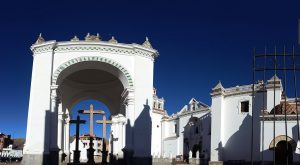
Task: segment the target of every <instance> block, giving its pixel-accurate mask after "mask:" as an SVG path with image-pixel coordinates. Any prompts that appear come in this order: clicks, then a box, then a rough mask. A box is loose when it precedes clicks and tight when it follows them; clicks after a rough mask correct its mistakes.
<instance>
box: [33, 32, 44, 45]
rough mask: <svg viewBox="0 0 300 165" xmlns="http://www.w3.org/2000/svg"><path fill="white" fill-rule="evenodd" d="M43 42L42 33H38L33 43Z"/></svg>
mask: <svg viewBox="0 0 300 165" xmlns="http://www.w3.org/2000/svg"><path fill="white" fill-rule="evenodd" d="M44 42H45V39H44V38H43V37H42V33H40V35H39V37H38V38H37V40H36V41H35V44H42V43H44Z"/></svg>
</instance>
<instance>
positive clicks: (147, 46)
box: [143, 37, 152, 49]
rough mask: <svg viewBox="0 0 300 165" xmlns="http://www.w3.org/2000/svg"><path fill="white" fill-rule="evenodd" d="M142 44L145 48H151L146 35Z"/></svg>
mask: <svg viewBox="0 0 300 165" xmlns="http://www.w3.org/2000/svg"><path fill="white" fill-rule="evenodd" d="M143 46H144V47H145V48H149V49H152V45H151V43H150V41H149V39H148V37H146V41H145V42H144V43H143Z"/></svg>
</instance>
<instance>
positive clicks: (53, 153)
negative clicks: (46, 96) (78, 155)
mask: <svg viewBox="0 0 300 165" xmlns="http://www.w3.org/2000/svg"><path fill="white" fill-rule="evenodd" d="M58 101H59V100H58V97H57V86H52V87H51V104H50V107H51V109H50V117H51V118H50V119H51V121H50V135H49V136H50V158H51V164H53V165H56V164H58V162H59V159H58V152H59V147H58V140H57V137H58Z"/></svg>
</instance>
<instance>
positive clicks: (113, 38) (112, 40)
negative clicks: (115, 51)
mask: <svg viewBox="0 0 300 165" xmlns="http://www.w3.org/2000/svg"><path fill="white" fill-rule="evenodd" d="M108 42H109V43H113V44H117V43H118V41H117V40H116V39H115V37H114V36H112V37H111V39H110V40H109V41H108Z"/></svg>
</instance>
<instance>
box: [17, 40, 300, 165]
mask: <svg viewBox="0 0 300 165" xmlns="http://www.w3.org/2000/svg"><path fill="white" fill-rule="evenodd" d="M31 50H32V52H33V68H32V79H31V89H30V101H29V109H28V123H27V134H26V144H25V147H24V150H23V153H24V157H23V160H22V164H26V165H31V164H36V165H50V164H51V165H55V164H64V163H67V162H69V160H70V159H62V155H67V157H70V155H71V153H72V151H71V148H73V147H70V130H69V128H70V120H71V118H72V111H71V110H72V107H73V106H74V105H75V104H76V103H78V102H79V101H81V100H83V99H95V100H99V101H101V102H103V103H104V104H105V105H107V107H108V108H109V110H110V113H111V115H112V118H111V121H112V125H111V136H110V137H111V138H110V139H109V143H110V147H111V148H110V154H111V156H113V157H114V158H115V160H116V161H120V162H122V163H123V164H130V165H132V164H149V165H151V164H160V162H159V161H160V160H171V161H173V160H175V161H181V162H183V163H184V162H188V161H189V160H191V159H199V162H201V164H205V163H208V162H209V164H225V163H230V164H234V163H244V162H245V163H246V162H250V161H251V160H253V161H254V162H260V161H261V160H264V161H266V162H272V161H273V156H274V154H275V155H276V161H277V162H284V161H285V154H287V155H288V161H289V162H297V161H300V157H299V155H298V154H297V153H299V152H298V150H299V145H298V146H297V142H298V141H299V137H298V136H299V124H298V122H297V119H298V115H297V114H298V111H299V104H298V103H297V102H299V100H297V99H295V98H287V97H285V96H284V95H283V94H282V90H283V88H282V82H281V80H280V79H279V78H278V77H277V76H276V75H275V76H274V77H272V78H271V77H270V79H269V80H268V81H266V82H263V81H259V82H258V83H256V84H250V85H242V86H235V87H230V88H224V87H223V86H222V84H221V83H218V84H217V85H216V86H215V87H214V88H213V89H212V93H211V99H212V104H211V106H209V105H206V104H205V103H202V102H201V101H199V100H196V99H194V98H191V100H190V101H189V102H188V103H187V105H184V106H183V108H182V109H181V110H178V112H177V113H174V114H171V115H170V114H168V112H167V111H166V110H165V108H164V107H165V100H164V99H163V98H160V97H158V96H157V93H156V89H155V88H154V85H153V70H154V61H155V60H156V58H157V57H158V55H159V53H158V51H157V50H155V49H153V48H152V45H151V43H150V42H149V40H148V38H146V40H145V42H144V43H142V44H125V43H119V42H118V41H117V40H116V39H115V38H114V37H112V38H111V39H110V40H108V41H104V40H102V38H101V37H100V36H99V35H98V34H97V35H90V34H87V35H86V37H85V38H84V39H79V38H78V37H76V36H75V37H74V38H72V39H70V40H69V41H55V40H51V41H46V40H45V39H44V38H43V37H42V36H41V35H40V36H39V38H38V40H37V41H36V43H35V44H33V45H32V47H31ZM237 81H238V80H237ZM252 89H254V90H252ZM253 91H254V97H252V96H253ZM283 99H286V100H287V104H286V102H285V101H286V100H283ZM169 102H172V100H170V101H169ZM274 107H275V108H274ZM284 111H286V113H287V117H288V119H287V120H284V119H285V118H284V114H285V112H284ZM73 118H74V117H73ZM284 121H287V127H288V129H287V130H288V132H287V136H286V133H285V122H284ZM274 123H275V125H276V128H275V130H274ZM274 133H275V134H274ZM285 146H287V147H288V149H287V150H288V152H287V153H286V151H287V150H285V148H284V147H285ZM274 149H275V150H274ZM113 163H114V162H111V164H113ZM170 163H171V162H170Z"/></svg>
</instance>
